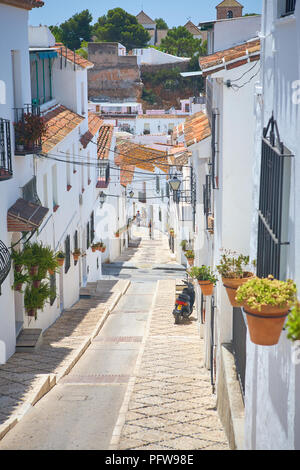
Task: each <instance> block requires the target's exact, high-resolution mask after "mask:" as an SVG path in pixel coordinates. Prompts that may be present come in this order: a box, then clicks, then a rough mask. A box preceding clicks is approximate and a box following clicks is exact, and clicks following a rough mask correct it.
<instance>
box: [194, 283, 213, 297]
mask: <svg viewBox="0 0 300 470" xmlns="http://www.w3.org/2000/svg"><path fill="white" fill-rule="evenodd" d="M198 284H199V286H200V287H201V291H202V294H203V295H205V296H206V295H213V292H214V284H213V283H212V282H211V281H198Z"/></svg>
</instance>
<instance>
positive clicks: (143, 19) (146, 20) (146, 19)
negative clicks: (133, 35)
mask: <svg viewBox="0 0 300 470" xmlns="http://www.w3.org/2000/svg"><path fill="white" fill-rule="evenodd" d="M136 19H137V20H138V22H139V23H140V24H153V25H155V24H156V23H155V21H153V20H152V19H151V18H150V16H148V15H146V13H145V12H144V11H143V10H142V11H141V12H140V13H139V14H138V15H136Z"/></svg>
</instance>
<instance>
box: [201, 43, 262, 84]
mask: <svg viewBox="0 0 300 470" xmlns="http://www.w3.org/2000/svg"><path fill="white" fill-rule="evenodd" d="M259 58H260V40H259V39H254V40H252V41H248V42H245V43H243V44H240V45H238V46H235V47H231V48H230V49H225V50H224V51H219V52H215V53H214V54H211V55H208V56H204V57H200V58H199V65H200V68H201V70H202V71H203V76H204V77H205V76H207V75H209V74H212V73H215V72H217V71H219V70H225V69H226V70H230V69H233V68H236V67H240V66H241V65H244V64H246V63H247V62H254V61H255V60H259ZM239 59H240V60H239Z"/></svg>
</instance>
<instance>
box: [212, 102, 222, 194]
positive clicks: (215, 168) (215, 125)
mask: <svg viewBox="0 0 300 470" xmlns="http://www.w3.org/2000/svg"><path fill="white" fill-rule="evenodd" d="M219 116H220V115H219V113H218V110H217V109H213V110H212V121H211V155H212V158H211V177H212V187H213V189H219V158H218V157H219Z"/></svg>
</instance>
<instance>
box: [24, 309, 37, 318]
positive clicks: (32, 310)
mask: <svg viewBox="0 0 300 470" xmlns="http://www.w3.org/2000/svg"><path fill="white" fill-rule="evenodd" d="M26 313H27V315H28V317H35V316H36V310H35V309H34V308H31V309H29V310H27V311H26Z"/></svg>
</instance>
